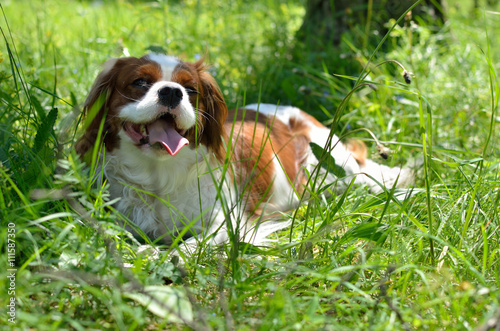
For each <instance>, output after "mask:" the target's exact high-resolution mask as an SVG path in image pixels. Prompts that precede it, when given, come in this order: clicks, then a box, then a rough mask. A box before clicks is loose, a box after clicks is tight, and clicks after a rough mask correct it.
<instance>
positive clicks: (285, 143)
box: [75, 53, 411, 245]
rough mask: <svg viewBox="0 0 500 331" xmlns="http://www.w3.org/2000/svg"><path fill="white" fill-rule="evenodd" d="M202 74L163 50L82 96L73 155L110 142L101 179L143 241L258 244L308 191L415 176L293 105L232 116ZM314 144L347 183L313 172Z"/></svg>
mask: <svg viewBox="0 0 500 331" xmlns="http://www.w3.org/2000/svg"><path fill="white" fill-rule="evenodd" d="M207 69H208V68H207V66H206V65H205V63H204V60H203V59H201V60H199V61H197V62H194V63H191V62H184V61H181V60H179V59H178V58H176V57H172V56H169V55H164V54H156V53H152V54H148V55H145V56H143V57H141V58H136V57H125V58H117V59H110V60H108V61H107V62H106V63H105V64H104V66H103V69H102V72H101V73H100V74H99V75H98V77H97V79H96V81H95V83H94V85H93V87H92V89H91V91H90V93H89V95H88V97H87V99H86V101H85V104H84V116H85V117H86V118H85V128H84V132H83V134H82V136H81V137H80V138H79V139H78V141H77V144H76V146H75V148H76V151H77V153H78V154H79V155H80V156H81V157H82V158H83V159H86V158H87V159H88V157H89V155H90V154H91V152H92V151H93V150H94V148H100V147H101V146H103V148H100V149H99V153H97V154H98V155H99V161H98V162H99V170H98V173H99V174H100V175H101V176H100V177H102V178H104V179H105V181H106V182H107V183H108V184H109V193H110V195H111V197H112V198H119V200H118V202H116V203H115V207H116V209H117V210H118V211H120V212H121V213H122V214H123V215H125V216H127V217H128V219H129V220H130V221H131V223H130V224H129V225H127V229H128V230H131V231H132V232H134V233H135V234H136V235H138V234H139V233H141V232H142V233H144V234H145V235H147V236H148V237H149V238H150V239H152V240H154V241H156V243H160V244H165V245H171V244H172V243H173V242H179V240H182V241H193V240H200V239H199V238H200V237H203V238H209V240H210V242H211V243H215V244H219V243H224V242H226V241H228V239H229V236H231V235H237V236H238V239H240V240H244V241H247V242H252V243H259V242H261V241H263V240H265V238H266V237H267V236H268V235H269V234H270V233H272V232H274V231H277V230H278V229H281V228H283V227H285V226H287V225H288V223H287V222H286V221H279V220H278V221H271V220H273V219H275V218H273V215H276V214H279V213H281V212H286V211H289V210H292V209H294V208H296V207H297V206H298V205H299V203H300V202H301V201H302V200H306V199H307V191H308V190H309V189H319V188H320V186H321V187H324V186H325V185H328V184H332V183H333V184H334V187H335V188H334V189H332V187H333V186H330V189H329V191H330V192H332V191H335V190H342V189H345V188H346V187H347V186H348V185H349V184H350V182H351V181H353V182H354V183H355V184H361V185H363V184H365V185H367V186H368V188H369V189H370V190H371V191H373V192H379V191H381V190H383V187H382V186H380V184H383V185H385V186H387V187H388V188H391V187H392V186H393V185H395V183H396V182H398V184H397V185H404V184H405V183H407V182H408V180H410V177H411V174H410V171H409V170H408V169H406V168H404V169H401V168H398V167H395V168H390V167H387V166H385V165H380V164H377V163H376V162H374V161H372V160H370V159H368V158H367V149H366V147H365V145H364V144H362V143H359V142H358V143H351V144H344V143H342V142H341V141H339V138H338V137H337V136H335V135H333V134H331V133H330V129H328V128H327V127H325V126H324V125H323V124H321V123H320V122H318V121H317V120H316V119H315V118H313V117H312V116H310V115H308V114H307V113H306V112H304V111H302V110H300V109H298V108H295V107H292V106H277V105H271V104H251V105H247V106H246V107H244V108H241V109H236V110H232V111H228V109H227V106H226V103H225V101H224V98H223V95H222V93H221V91H220V89H219V87H218V85H217V83H216V81H215V79H214V78H213V77H212V76H211V75H210V73H209V72H208V70H207ZM311 143H315V144H317V145H319V146H322V147H325V150H326V151H327V152H328V153H330V155H331V156H332V157H333V158H334V160H335V164H336V166H337V167H340V168H342V169H343V170H342V171H343V172H345V177H343V176H336V175H334V174H333V173H332V172H331V171H327V170H325V169H324V168H322V167H317V165H318V162H319V161H318V154H317V153H313V151H312V149H311ZM314 174H316V175H314ZM337 175H338V174H337ZM312 176H317V177H316V178H321V180H319V181H318V180H311V178H312ZM353 178H354V179H353ZM398 179H399V180H398ZM313 182H314V183H316V184H314V185H316V186H314V187H313V186H312V185H313V184H311V183H313ZM265 220H270V221H269V222H266V221H265ZM179 238H180V239H179Z"/></svg>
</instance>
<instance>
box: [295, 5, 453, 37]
mask: <svg viewBox="0 0 500 331" xmlns="http://www.w3.org/2000/svg"><path fill="white" fill-rule="evenodd" d="M441 1H442V0H432V1H427V2H425V1H424V2H422V3H421V4H420V5H419V6H417V7H416V8H414V10H413V12H412V14H413V16H422V17H426V18H427V19H428V20H433V23H434V22H435V20H441V21H442V20H443V19H444V15H443V11H442V7H441ZM414 3H415V0H308V1H307V7H306V15H305V18H304V22H303V23H302V27H301V28H300V30H299V32H298V38H299V39H301V40H303V41H304V39H306V38H309V37H310V36H312V37H313V38H314V39H317V40H318V42H320V43H329V44H330V45H331V44H333V45H338V44H339V42H340V40H341V36H342V34H343V33H344V32H345V31H347V30H349V29H351V28H353V27H354V26H356V25H357V26H360V27H362V28H366V27H367V26H368V27H369V28H370V29H377V30H379V31H380V30H383V29H384V27H383V24H384V23H386V22H387V21H388V20H389V19H391V18H394V19H398V18H399V17H400V16H401V15H402V14H403V13H404V12H405V11H406V10H407V9H408V8H410V7H411V6H412V5H413V4H414ZM368 24H369V25H368ZM366 32H367V33H368V32H369V31H366ZM380 32H382V31H380Z"/></svg>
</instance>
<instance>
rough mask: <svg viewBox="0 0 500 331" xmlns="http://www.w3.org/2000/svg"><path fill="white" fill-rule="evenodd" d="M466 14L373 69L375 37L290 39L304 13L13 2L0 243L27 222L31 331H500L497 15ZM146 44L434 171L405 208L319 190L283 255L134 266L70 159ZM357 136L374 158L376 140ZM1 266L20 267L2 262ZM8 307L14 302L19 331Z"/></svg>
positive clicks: (19, 286) (1, 137) (423, 31)
mask: <svg viewBox="0 0 500 331" xmlns="http://www.w3.org/2000/svg"><path fill="white" fill-rule="evenodd" d="M469 5H470V6H472V4H467V5H466V4H452V5H450V6H449V15H450V19H449V21H448V22H447V23H446V25H445V26H444V27H441V28H439V29H436V28H435V27H429V26H425V25H423V24H418V25H417V24H414V25H411V26H408V25H404V24H402V25H401V26H397V27H395V28H394V29H393V31H392V32H391V34H390V37H389V38H388V40H387V41H386V43H385V44H384V45H383V47H382V50H381V51H378V52H377V53H374V50H375V48H376V46H377V44H375V45H372V44H370V43H368V44H367V47H366V48H362V47H361V45H363V43H364V42H365V41H366V40H368V39H369V40H371V39H372V38H374V39H376V38H377V36H376V35H373V36H371V38H364V39H363V38H361V39H360V38H358V37H356V34H355V33H352V34H347V35H346V36H344V39H343V41H344V42H343V43H342V44H341V45H340V46H339V48H338V53H335V54H333V53H332V54H328V55H329V56H326V57H323V58H322V60H321V61H317V59H318V58H321V56H320V55H319V54H315V53H314V50H304V49H303V48H301V46H300V45H299V44H297V43H295V41H294V36H295V32H296V31H297V29H298V28H299V27H300V24H301V19H302V17H303V15H304V7H303V6H304V4H303V3H300V2H294V3H287V2H285V1H281V2H277V1H264V0H263V1H254V2H240V1H236V2H224V1H219V2H213V1H210V2H209V1H180V2H177V1H164V2H162V1H160V2H140V1H138V2H134V3H129V2H124V1H109V2H107V1H105V2H76V1H44V2H40V1H4V2H3V3H2V8H3V10H4V12H5V17H6V19H7V22H8V24H9V27H7V22H6V21H5V20H2V23H1V25H0V26H1V28H2V31H3V33H4V36H5V37H4V39H3V40H4V42H3V43H2V46H1V48H0V51H1V55H2V62H1V63H0V101H1V104H0V108H1V111H0V144H1V145H0V147H1V148H0V159H1V161H2V167H1V168H0V182H1V183H0V186H1V192H0V215H1V222H2V223H1V224H2V227H1V230H0V243H1V245H2V250H4V249H5V250H6V248H7V247H8V246H7V238H8V237H7V234H8V232H7V231H8V228H9V227H8V224H9V223H10V222H13V223H15V229H16V237H15V240H16V255H15V268H16V269H17V272H16V274H17V278H16V288H15V296H16V299H17V301H16V304H17V306H16V323H17V324H16V326H17V327H18V328H19V329H24V328H35V329H81V330H84V329H145V328H148V327H149V328H151V329H172V328H179V329H181V328H183V327H184V325H187V326H188V327H191V328H195V329H201V328H219V329H222V328H227V329H232V328H235V329H262V330H271V329H280V330H281V329H311V330H312V329H321V328H325V329H347V328H348V329H360V330H364V329H369V328H372V329H381V330H390V329H395V330H399V329H412V328H414V329H421V328H424V329H445V328H449V329H474V328H475V327H477V326H479V325H483V324H484V323H486V321H487V320H488V319H490V318H491V317H495V314H498V313H496V311H497V309H498V307H499V306H500V303H499V298H500V292H499V289H498V288H499V285H500V264H499V260H500V231H499V226H500V222H499V219H498V216H499V215H498V204H499V202H500V190H499V187H500V180H499V176H498V175H499V164H500V162H499V160H500V159H499V153H498V148H497V146H498V143H499V141H498V134H496V127H497V125H498V123H497V122H498V99H499V95H500V94H499V87H498V82H497V77H498V76H497V73H498V70H499V67H498V64H499V61H500V52H499V47H500V39H499V37H498V34H497V33H495V32H496V31H498V30H499V29H500V19H499V17H500V16H499V15H498V13H495V12H487V11H483V12H479V11H478V12H476V13H470V12H469V11H470V10H467V8H472V7H466V6H469ZM497 7H498V6H497ZM493 10H499V8H496V9H495V8H493ZM392 23H393V22H389V26H392ZM381 38H382V36H379V40H380V39H381ZM7 43H8V47H9V48H7ZM151 47H161V48H162V49H164V50H166V51H167V52H168V53H170V54H173V55H178V56H180V57H181V58H183V59H185V60H194V59H196V58H197V57H198V56H202V55H203V54H205V52H208V59H209V62H210V63H211V64H212V65H213V69H211V70H212V71H211V72H212V73H213V74H214V76H215V77H216V79H217V80H218V82H219V83H220V85H221V88H222V90H223V91H224V94H225V97H226V99H227V101H228V103H229V105H230V106H234V105H236V104H239V105H241V104H242V103H244V102H247V103H251V102H255V101H257V100H256V99H259V98H260V99H261V100H262V101H264V102H274V103H278V102H279V103H280V104H289V103H291V104H294V105H297V106H300V107H302V108H303V109H305V110H306V111H308V112H310V113H312V114H314V115H315V116H317V117H319V118H320V119H321V120H323V121H325V123H329V124H331V123H332V122H333V123H335V129H336V132H337V133H338V134H345V133H349V132H350V131H353V129H356V128H361V127H363V128H367V129H370V130H371V131H373V132H374V133H375V134H376V135H377V137H378V139H380V140H381V141H382V142H383V143H384V144H385V145H387V146H389V147H391V149H392V150H393V154H392V157H391V159H390V160H388V161H384V160H382V159H377V161H379V162H386V163H387V164H389V165H403V164H405V163H407V162H408V161H409V160H410V159H417V160H419V159H420V160H422V159H423V153H424V150H425V151H427V153H428V154H427V160H426V163H425V164H424V167H425V169H426V170H427V172H426V173H425V172H424V169H420V171H418V172H417V180H416V185H415V189H414V191H413V192H412V195H411V197H406V198H405V196H404V195H403V196H401V197H400V198H399V199H397V198H396V197H397V194H398V193H397V192H392V191H391V190H390V189H389V190H388V191H387V192H384V193H381V194H379V195H373V194H368V193H367V190H366V188H364V187H352V188H351V189H350V190H349V191H348V192H347V193H346V194H345V195H339V196H335V197H332V198H330V199H326V198H324V197H323V196H322V195H319V194H317V195H316V194H315V192H311V193H312V198H311V200H310V201H309V203H308V204H307V205H304V206H302V207H300V208H299V209H298V210H297V211H295V212H293V213H292V214H291V215H290V216H289V218H290V219H294V221H293V231H291V232H290V231H288V230H286V231H282V232H280V233H277V234H275V235H273V236H272V239H275V242H272V243H271V244H270V246H271V247H270V248H266V247H261V248H256V247H249V246H246V245H241V246H238V247H239V248H240V250H239V251H238V252H234V251H231V249H232V248H231V247H233V248H234V247H235V246H234V245H233V246H231V245H228V246H223V247H210V246H206V247H203V249H202V250H201V252H200V254H199V255H196V256H194V257H193V258H192V259H191V260H188V261H184V264H182V265H179V261H178V259H177V258H172V256H170V255H166V254H162V253H160V254H159V256H156V255H155V252H153V251H151V250H149V251H144V252H139V250H138V247H139V246H140V243H138V242H137V241H136V240H135V239H134V238H133V237H131V236H130V235H129V234H127V233H124V231H123V230H122V229H121V228H120V227H119V226H118V225H117V223H116V221H117V220H119V219H121V218H122V217H123V216H122V215H119V214H118V213H117V212H116V211H115V210H114V209H113V208H112V206H111V203H110V201H109V199H108V194H107V192H106V188H105V187H99V186H98V185H94V181H93V176H91V175H89V169H88V167H86V166H85V165H84V164H82V163H81V162H80V161H78V160H77V158H76V156H75V155H74V153H73V151H72V144H73V142H74V135H75V133H76V132H75V130H76V123H77V121H78V116H79V112H80V107H81V104H82V102H83V100H84V99H85V97H86V95H87V92H88V90H89V88H90V86H91V84H92V81H93V79H94V78H95V75H96V73H97V72H98V70H99V65H100V64H101V63H102V62H104V61H105V60H106V59H108V58H109V57H116V56H125V55H127V54H131V55H136V56H140V55H143V54H144V53H145V52H146V50H147V49H148V48H151ZM371 57H372V63H371V64H369V65H368V66H367V69H368V70H369V71H370V73H369V75H368V76H367V77H365V79H364V81H363V82H364V83H369V84H367V85H366V86H364V87H363V88H360V89H356V90H354V91H353V80H351V79H348V77H351V78H352V79H354V81H355V80H356V79H357V78H358V77H359V75H360V74H361V72H362V68H364V67H365V66H366V65H367V64H368V59H369V58H371ZM387 60H397V61H399V62H400V63H402V64H403V65H404V66H405V68H406V69H407V70H408V71H410V72H412V74H413V75H412V83H411V84H409V85H408V84H406V83H405V82H404V79H403V77H402V71H401V68H399V67H398V66H397V65H394V64H393V63H392V64H391V63H386V64H384V65H380V66H377V65H378V64H380V63H382V62H384V61H387ZM346 96H350V97H349V98H348V99H347V98H346ZM244 97H246V99H245V100H243V98H244ZM339 105H340V106H341V107H343V108H342V113H341V115H342V116H340V117H339V118H335V114H336V111H338V110H339V108H338V107H339ZM355 135H356V136H357V137H360V138H366V142H367V143H368V144H369V145H371V152H372V154H373V155H375V156H374V157H375V158H376V157H377V156H376V150H375V144H373V142H372V140H371V137H370V136H369V135H368V134H366V133H363V132H357V133H355ZM424 145H425V149H424ZM284 217H286V216H284ZM430 217H432V221H433V222H432V226H431V223H430ZM431 242H432V246H431ZM0 259H1V260H2V262H4V264H5V265H7V262H8V255H7V254H2V255H1V257H0ZM124 265H125V266H126V267H124ZM7 275H8V271H3V270H2V271H0V287H1V288H2V289H8V287H9V284H8V278H7V277H6V276H7ZM156 286H159V287H156ZM150 291H152V292H150ZM177 297H178V298H180V299H179V301H175V300H174V299H173V300H174V303H173V304H172V302H170V303H167V302H168V300H169V299H172V298H177ZM9 298H10V296H9V295H5V296H2V300H1V301H0V302H1V304H2V309H1V310H0V313H1V314H0V321H1V324H4V325H9V323H10V322H9V321H8V318H9V315H7V310H6V308H5V307H6V304H7V301H6V300H9ZM151 298H153V299H151ZM150 299H151V300H153V302H152V303H151V305H149V306H148V304H147V301H148V300H150ZM155 300H156V301H155ZM4 303H5V304H4ZM146 306H148V308H149V309H148V308H146ZM175 307H182V311H183V312H182V313H180V312H179V311H178V310H176V308H175ZM190 312H192V314H191V315H190ZM190 316H192V317H190ZM495 318H497V320H498V318H499V317H498V316H496V317H495Z"/></svg>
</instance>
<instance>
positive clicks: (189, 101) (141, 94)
mask: <svg viewBox="0 0 500 331" xmlns="http://www.w3.org/2000/svg"><path fill="white" fill-rule="evenodd" d="M84 113H85V116H86V120H85V132H84V134H83V136H82V137H81V138H80V139H79V140H78V142H77V145H76V151H77V153H78V154H80V155H81V156H84V155H85V154H86V153H87V152H88V151H89V150H91V149H92V148H93V147H94V146H95V144H96V142H97V140H98V137H99V134H101V135H102V141H103V142H104V145H105V148H106V151H108V152H110V151H113V150H114V149H116V148H122V147H123V146H129V147H131V148H138V149H139V150H141V151H142V152H143V153H144V154H145V155H146V156H147V157H153V158H158V157H172V156H175V155H176V154H177V153H178V152H179V151H180V150H181V149H182V148H194V147H195V146H198V145H200V144H201V145H204V146H206V147H207V149H208V150H209V151H211V152H213V153H214V154H215V155H216V156H217V157H218V158H219V159H220V158H222V157H223V155H224V146H223V141H222V135H223V133H224V132H223V130H224V121H225V119H226V116H227V107H226V104H225V102H224V99H223V97H222V94H221V93H220V90H219V87H218V86H217V83H216V82H215V80H214V78H213V77H212V76H211V75H210V74H209V73H208V72H207V70H206V66H205V65H204V63H203V60H200V61H198V62H195V63H189V62H183V61H180V60H178V59H177V58H174V57H171V56H167V55H162V54H149V55H146V56H143V57H141V58H135V57H126V58H119V59H111V60H109V61H107V62H106V63H105V64H104V69H103V71H102V72H101V73H100V74H99V76H98V77H97V79H96V81H95V83H94V85H93V87H92V90H91V91H90V93H89V96H88V97H87V100H86V102H85V105H84ZM186 145H188V146H186Z"/></svg>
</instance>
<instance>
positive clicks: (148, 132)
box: [123, 114, 189, 156]
mask: <svg viewBox="0 0 500 331" xmlns="http://www.w3.org/2000/svg"><path fill="white" fill-rule="evenodd" d="M123 128H124V129H125V132H126V133H127V135H128V136H129V137H130V138H131V139H132V141H133V142H134V143H135V144H136V145H138V146H142V145H149V146H152V147H153V148H160V149H162V150H166V151H167V152H168V153H169V154H170V155H172V156H173V155H175V154H177V153H178V152H179V151H180V150H181V149H182V147H184V146H185V145H187V144H189V141H188V140H187V139H186V138H185V137H184V136H185V135H186V130H182V129H179V128H178V127H177V125H176V123H175V118H174V117H173V116H172V115H171V114H163V115H161V116H160V117H159V118H158V119H156V120H154V121H152V122H149V123H132V122H124V123H123Z"/></svg>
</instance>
